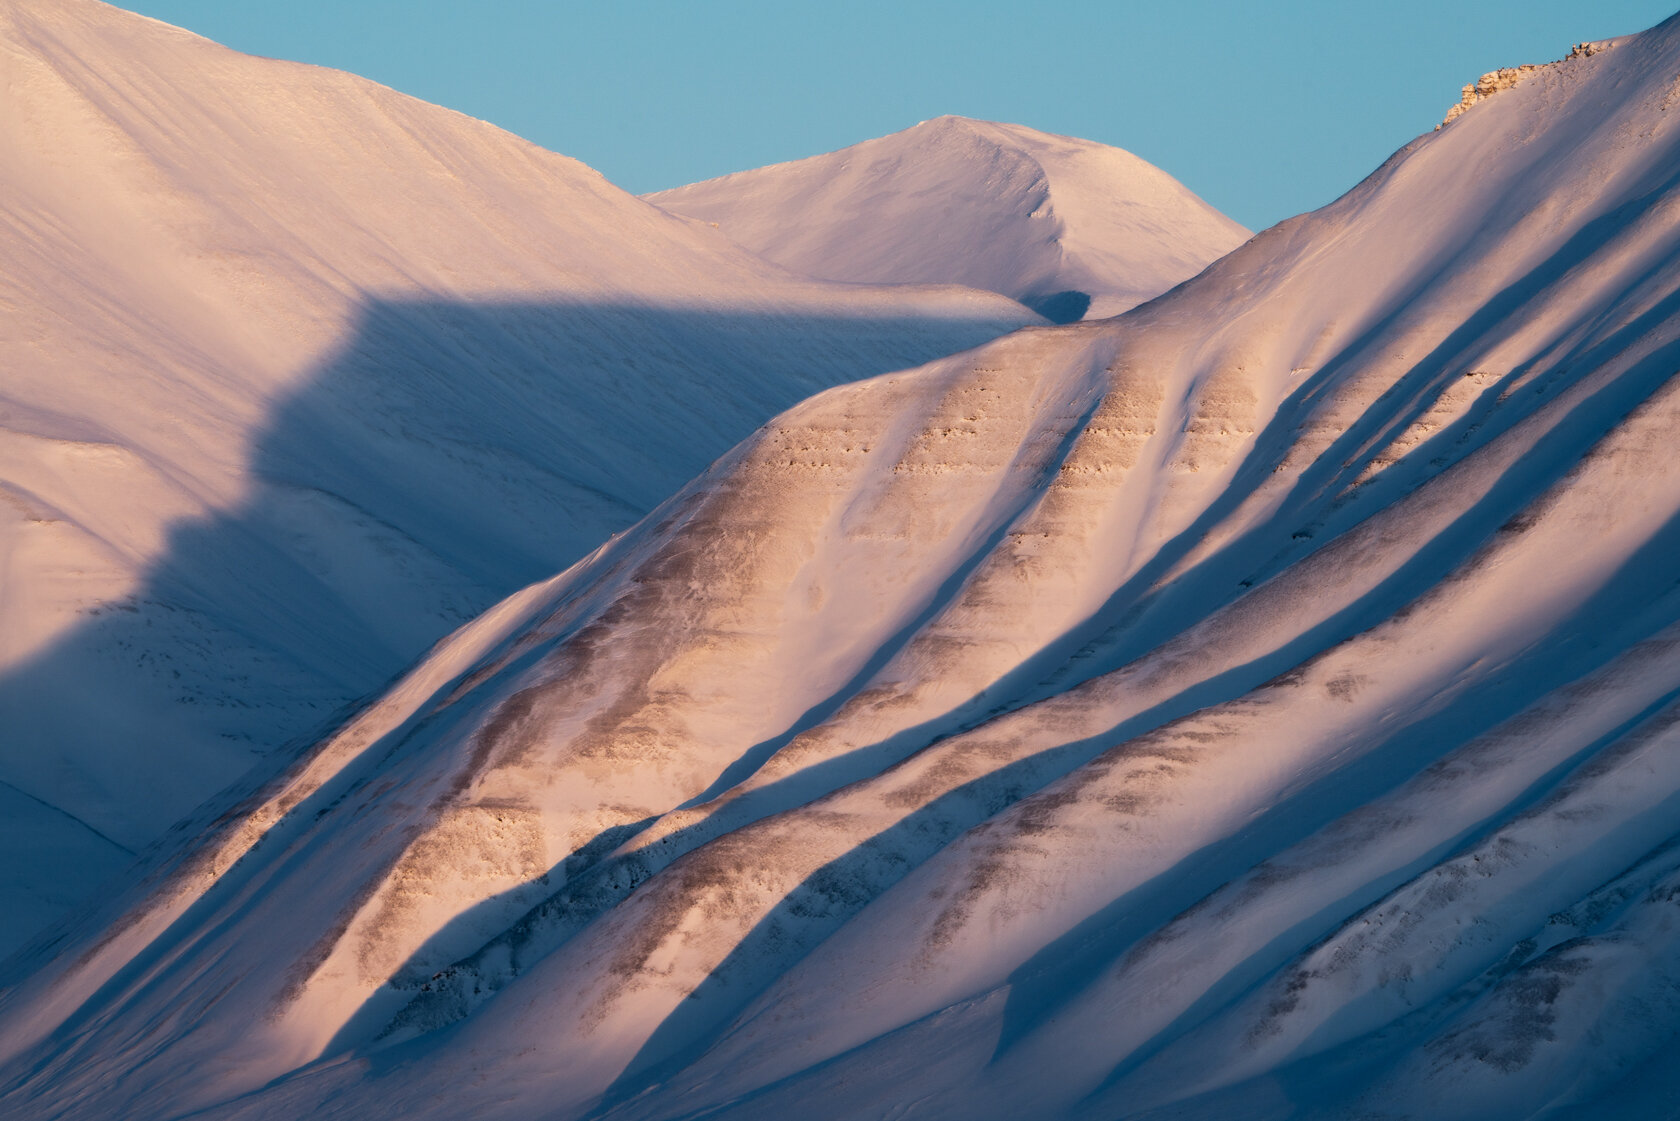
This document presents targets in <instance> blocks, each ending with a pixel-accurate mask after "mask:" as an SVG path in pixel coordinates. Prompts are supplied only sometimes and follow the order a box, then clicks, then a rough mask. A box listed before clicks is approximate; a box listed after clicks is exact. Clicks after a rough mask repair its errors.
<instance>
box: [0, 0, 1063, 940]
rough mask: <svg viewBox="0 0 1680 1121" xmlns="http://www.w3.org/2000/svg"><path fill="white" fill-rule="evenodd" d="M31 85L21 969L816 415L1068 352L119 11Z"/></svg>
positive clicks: (16, 189) (9, 186) (11, 835)
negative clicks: (427, 669) (961, 370)
mask: <svg viewBox="0 0 1680 1121" xmlns="http://www.w3.org/2000/svg"><path fill="white" fill-rule="evenodd" d="M0 88H3V89H4V90H5V95H4V97H3V98H0V200H3V201H0V369H4V371H5V374H4V378H3V380H0V726H4V727H5V728H6V733H5V739H4V742H3V744H0V805H3V806H4V807H5V809H4V817H3V819H4V821H5V825H4V828H0V865H4V866H5V867H6V868H8V869H9V871H8V872H7V874H6V876H5V877H4V879H3V880H0V951H4V950H5V949H8V948H10V947H11V946H13V945H15V944H16V942H17V941H18V940H19V939H20V938H22V937H23V936H24V935H26V934H27V933H29V932H30V931H31V930H33V929H36V928H38V927H39V926H40V925H41V924H42V923H43V922H44V921H46V919H48V918H49V917H50V916H51V915H52V914H54V913H57V912H58V911H59V910H60V909H61V908H62V907H63V906H64V905H66V904H67V903H69V902H72V901H73V900H74V899H76V898H78V897H80V896H82V895H84V894H85V892H86V890H87V889H88V887H89V885H90V883H91V881H93V880H97V879H98V878H100V877H101V876H103V875H105V874H109V873H110V872H112V871H113V870H115V869H116V868H118V867H121V866H123V865H125V864H126V863H127V862H128V861H129V859H131V857H132V854H133V852H134V851H135V850H138V849H140V848H142V847H144V846H145V845H146V844H148V843H149V842H150V841H152V840H153V839H154V838H155V837H157V835H158V834H159V833H160V832H161V831H162V830H163V829H164V828H165V827H167V826H168V825H169V824H170V823H171V822H173V821H174V820H175V819H176V818H178V817H179V816H180V815H181V814H183V813H185V812H186V811H187V810H189V809H191V808H192V807H193V806H194V805H196V804H197V803H198V802H199V801H201V800H202V799H203V798H204V797H206V796H207V795H209V794H210V793H212V792H214V791H216V790H218V789H220V788H221V787H223V786H225V785H226V784H227V783H229V782H230V781H232V780H234V779H235V778H237V777H238V776H239V775H241V774H242V773H243V772H244V771H245V770H247V769H248V768H249V767H251V766H252V764H253V763H254V762H257V761H258V760H260V759H262V758H263V757H265V756H266V755H268V754H270V753H272V752H273V751H275V750H276V749H278V748H280V747H281V745H284V744H286V743H288V742H289V741H292V740H296V739H306V738H313V737H314V736H315V735H318V734H319V729H320V728H321V726H322V725H323V723H324V722H326V721H328V720H329V718H333V715H334V713H335V712H338V711H339V710H340V709H341V708H342V707H343V706H344V705H346V704H348V703H349V702H351V701H353V700H355V699H356V698H358V697H361V696H363V695H365V694H366V693H368V692H369V691H371V690H374V689H377V688H379V687H380V686H382V685H383V684H384V683H385V682H387V681H388V680H389V679H390V678H391V676H392V675H394V674H395V673H397V672H398V671H399V670H400V669H401V668H402V666H404V665H405V664H407V663H408V662H409V661H411V660H412V659H413V658H414V657H416V656H418V655H419V654H420V653H422V652H423V651H424V650H425V649H426V647H427V646H428V645H429V644H430V643H431V642H433V641H435V640H436V639H437V638H439V637H440V636H441V635H443V634H445V633H447V632H448V631H449V630H450V629H452V628H453V627H455V626H457V625H459V624H460V623H461V622H462V621H464V620H465V619H468V618H470V617H472V616H473V615H476V614H477V613H478V612H479V611H481V610H483V609H484V608H486V607H488V606H489V605H490V604H492V603H494V602H495V601H496V600H498V599H500V598H501V597H503V596H505V595H506V594H508V593H509V592H511V591H513V590H514V589H516V588H518V587H521V586H523V585H524V584H526V583H529V582H530V581H531V580H533V579H536V578H538V577H540V576H542V575H545V574H547V573H551V572H553V571H555V570H556V569H558V568H561V567H564V566H565V565H567V564H569V563H571V562H572V561H574V560H576V559H577V558H578V557H580V556H582V555H583V554H584V553H585V552H587V551H588V550H589V549H591V548H593V547H595V546H596V545H597V544H599V543H600V541H602V540H603V539H605V538H606V537H607V536H609V535H610V534H612V533H614V532H617V531H619V530H622V529H624V528H625V527H627V526H628V525H630V524H631V523H633V522H634V521H635V520H636V519H637V518H639V517H640V516H641V515H642V514H644V513H646V512H647V510H648V509H650V508H651V507H652V506H653V505H655V504H656V503H658V502H659V501H661V500H662V499H664V498H665V497H666V496H667V495H669V494H670V493H671V492H672V491H674V490H675V489H676V488H677V487H679V486H680V485H681V484H682V483H683V482H684V481H686V480H687V479H688V478H690V477H692V476H693V475H694V474H695V473H696V472H697V471H700V470H701V469H703V468H704V467H705V465H706V464H707V463H708V462H710V461H711V460H712V459H713V458H714V457H715V456H717V455H718V454H720V453H721V452H723V451H725V450H727V449H728V448H729V447H730V446H731V445H732V444H734V443H735V442H736V441H738V440H739V439H741V438H742V437H743V436H745V435H747V434H748V433H750V432H751V431H752V429H753V428H754V427H755V426H756V425H758V424H759V423H761V422H762V421H763V420H764V419H765V418H766V417H768V416H770V415H772V414H774V413H775V412H776V411H778V410H779V409H782V408H785V407H787V406H788V405H790V404H792V403H793V402H795V401H797V400H799V399H800V398H802V397H805V396H807V395H809V394H810V393H812V392H815V391H817V390H819V389H822V388H825V387H827V386H830V385H833V384H836V383H839V382H844V381H849V380H852V379H855V378H858V377H862V376H866V375H870V374H876V373H880V372H882V371H884V370H890V369H895V368H898V367H901V366H904V365H908V364H913V363H914V362H918V361H922V360H925V359H927V358H930V357H934V356H936V355H941V354H947V353H950V352H952V351H955V350H960V349H962V348H964V347H967V346H971V345H973V344H975V343H978V342H981V341H983V340H985V339H988V338H991V337H993V336H995V335H997V334H998V333H1000V332H1002V331H1004V330H1007V329H1009V328H1012V327H1014V326H1017V325H1020V324H1021V323H1024V322H1028V321H1032V322H1037V321H1038V320H1037V319H1036V318H1035V317H1033V316H1031V315H1030V314H1029V313H1026V312H1024V311H1023V310H1022V309H1021V308H1020V307H1019V306H1018V305H1014V304H1011V303H1009V302H1008V301H1006V300H1003V299H1002V298H999V297H996V296H994V295H992V294H990V293H980V292H968V291H961V290H956V289H949V288H946V289H935V288H924V289H914V290H901V289H894V290H891V291H884V290H877V289H867V288H858V287H855V286H841V285H832V284H823V283H819V282H814V281H808V280H804V279H799V278H794V277H791V276H789V275H788V274H786V273H783V272H782V271H781V270H778V269H776V268H774V267H773V266H770V265H767V264H765V263H764V262H762V261H760V260H759V259H757V258H755V257H752V256H751V255H749V254H747V253H745V252H743V251H742V250H740V249H739V248H738V247H737V246H735V245H733V244H732V243H730V242H729V241H727V240H726V239H725V238H723V237H722V236H721V235H719V234H717V233H716V232H715V231H712V230H710V229H707V228H705V227H699V226H695V225H693V224H692V223H687V222H683V221H681V220H678V219H675V218H672V217H670V216H669V215H667V214H665V213H663V212H662V211H660V210H658V209H656V208H654V207H652V206H650V205H648V204H646V203H643V202H641V201H639V200H637V199H635V198H633V197H631V196H630V195H628V194H626V193H624V192H622V191H620V190H618V189H617V188H615V187H613V186H611V185H610V184H608V183H607V182H605V181H604V180H603V179H602V178H601V177H600V176H599V175H598V174H597V173H595V172H594V171H592V170H590V169H589V168H587V167H584V166H583V165H581V164H579V163H577V162H575V161H573V160H570V159H566V158H564V157H561V156H557V155H555V154H553V153H550V152H546V151H543V150H541V149H539V148H536V147H534V146H532V145H530V144H527V143H525V142H523V141H521V140H519V139H517V138H516V137H513V136H510V135H508V134H506V133H503V132H501V131H499V130H497V129H494V128H492V127H490V126H488V125H485V124H483V123H481V122H478V121H474V120H470V119H468V118H466V117H462V116H460V115H459V114H456V113H452V112H449V111H447V110H443V109H439V108H437V107H434V106H430V105H425V104H423V103H420V102H417V101H414V100H412V99H410V98H407V97H403V96H400V95H398V94H396V93H393V92H392V91H390V90H388V89H384V88H382V87H379V86H376V85H373V84H372V83H369V82H366V81H363V80H361V79H359V78H355V77H353V76H351V75H347V74H342V73H336V72H332V71H328V70H323V69H319V68H315V67H309V66H301V65H296V64H291V63H285V62H276V61H272V60H267V59H258V58H251V57H248V56H245V55H241V54H238V53H236V52H233V51H229V50H226V49H223V48H221V47H218V46H216V45H214V44H212V43H209V42H206V41H204V40H202V39H200V38H197V37H196V36H193V35H190V34H188V33H186V32H183V31H179V30H176V29H174V28H171V27H168V26H166V25H163V24H160V23H156V22H154V21H151V20H147V19H143V18H141V17H138V16H133V15H129V14H127V13H124V12H121V11H118V10H117V9H114V8H109V7H106V6H104V5H102V4H98V3H95V2H93V0H4V2H0Z"/></svg>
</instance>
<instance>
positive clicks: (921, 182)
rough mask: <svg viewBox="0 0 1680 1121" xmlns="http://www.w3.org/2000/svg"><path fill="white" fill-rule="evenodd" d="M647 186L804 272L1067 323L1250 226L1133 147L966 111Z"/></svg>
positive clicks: (1179, 277)
mask: <svg viewBox="0 0 1680 1121" xmlns="http://www.w3.org/2000/svg"><path fill="white" fill-rule="evenodd" d="M646 197H647V198H648V199H649V200H650V201H652V202H655V203H658V204H659V205H660V206H662V207H664V208H665V209H666V210H669V211H672V212H673V213H676V214H684V215H687V216H689V217H691V218H695V219H698V220H701V221H705V222H709V223H711V224H713V225H715V226H717V227H718V228H719V229H721V230H722V231H723V232H724V233H726V234H728V235H729V236H730V237H732V238H734V239H735V240H736V241H738V242H740V243H741V244H742V245H744V246H746V247H747V248H749V249H751V250H753V251H754V252H755V253H760V254H762V255H763V256H765V257H767V258H769V259H770V260H772V261H775V262H776V263H777V264H779V265H785V266H786V267H788V268H790V269H793V270H794V271H796V272H801V273H805V274H807V275H810V276H821V277H827V278H829V279H831V280H849V281H860V282H870V283H937V282H945V283H953V284H965V285H969V286H971V287H975V288H986V289H990V290H991V291H994V292H1001V293H1003V294H1004V295H1006V296H1011V297H1013V298H1015V299H1017V300H1020V301H1021V302H1023V303H1025V304H1027V305H1028V306H1029V307H1032V308H1033V309H1035V310H1037V311H1039V312H1041V313H1043V314H1044V315H1046V316H1048V317H1049V318H1051V319H1053V320H1055V321H1057V322H1067V321H1069V320H1073V319H1079V318H1080V317H1081V316H1085V317H1086V318H1096V317H1099V316H1105V315H1114V314H1116V313H1118V312H1122V311H1125V310H1126V309H1127V308H1130V307H1133V306H1135V305H1137V304H1140V303H1142V302H1144V301H1145V300H1149V299H1153V298H1154V297H1155V296H1158V295H1160V294H1161V293H1162V292H1165V291H1166V290H1167V289H1169V288H1171V287H1172V286H1173V285H1175V284H1178V283H1179V282H1181V281H1184V280H1187V279H1189V278H1190V277H1192V276H1194V275H1195V274H1196V273H1198V272H1200V271H1201V270H1202V269H1203V268H1205V267H1207V265H1208V263H1209V262H1211V261H1213V260H1214V259H1215V258H1217V257H1220V256H1222V255H1224V254H1226V253H1228V252H1230V251H1231V250H1232V249H1235V248H1236V247H1237V246H1238V245H1240V244H1242V242H1243V241H1244V240H1245V239H1246V238H1247V237H1248V236H1249V234H1248V231H1247V230H1245V229H1244V228H1243V227H1241V226H1239V225H1237V223H1235V222H1233V221H1231V220H1230V219H1229V218H1227V217H1225V216H1224V215H1223V214H1221V213H1219V211H1217V210H1215V209H1214V208H1213V207H1211V206H1209V205H1208V204H1207V203H1205V202H1203V201H1202V200H1201V199H1199V198H1197V197H1196V196H1195V195H1194V194H1192V193H1191V192H1190V191H1189V190H1188V189H1186V188H1185V186H1184V185H1183V184H1182V183H1180V182H1178V180H1176V179H1174V178H1173V177H1172V176H1170V175H1168V174H1167V173H1166V172H1164V171H1162V170H1161V169H1160V168H1158V167H1155V166H1154V165H1152V164H1150V163H1148V162H1146V161H1144V160H1141V159H1139V158H1138V157H1136V156H1134V155H1132V154H1131V153H1130V152H1127V151H1123V150H1122V149H1119V148H1111V147H1109V146H1108V145H1106V144H1096V143H1092V142H1091V141H1089V140H1076V139H1074V138H1072V137H1067V136H1054V135H1051V134H1049V133H1044V132H1038V131H1036V130H1034V129H1030V128H1025V127H1023V126H1021V125H1009V124H994V123H991V122H989V121H973V120H968V119H967V118H964V117H939V118H937V119H936V120H931V121H923V122H922V123H921V124H919V125H917V126H916V127H914V128H910V129H906V130H904V131H903V132H898V133H894V134H893V135H891V136H883V137H881V138H880V139H877V140H866V141H864V142H863V143H862V144H854V145H852V146H851V147H850V148H842V149H841V150H840V151H838V152H829V153H827V154H826V155H821V156H812V157H811V158H809V159H803V160H795V161H793V162H792V163H784V164H776V165H775V166H773V167H762V168H758V169H756V170H753V171H743V172H739V173H737V174H735V175H726V176H723V177H722V178H720V179H711V180H707V181H706V182H704V183H694V184H691V185H690V186H687V187H678V188H676V189H674V190H670V191H661V192H659V193H657V194H652V195H648V196H646Z"/></svg>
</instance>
